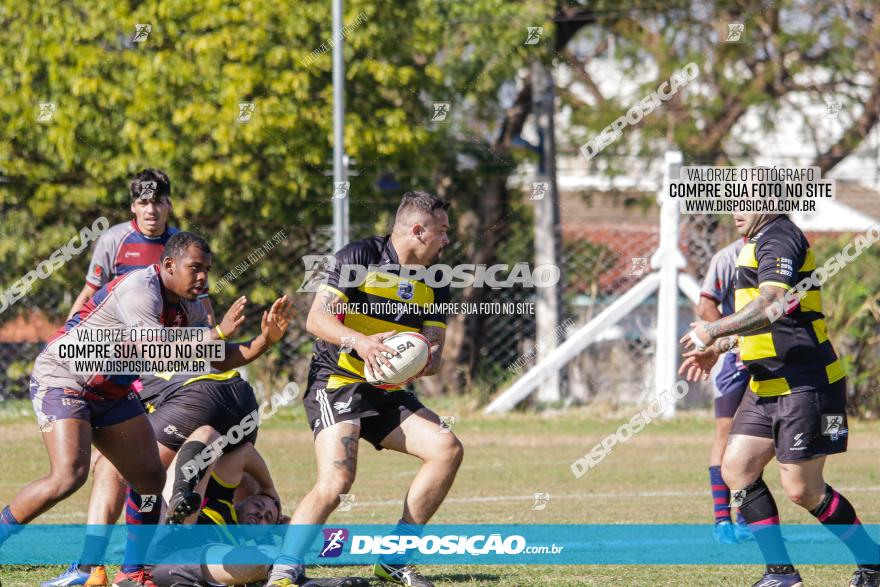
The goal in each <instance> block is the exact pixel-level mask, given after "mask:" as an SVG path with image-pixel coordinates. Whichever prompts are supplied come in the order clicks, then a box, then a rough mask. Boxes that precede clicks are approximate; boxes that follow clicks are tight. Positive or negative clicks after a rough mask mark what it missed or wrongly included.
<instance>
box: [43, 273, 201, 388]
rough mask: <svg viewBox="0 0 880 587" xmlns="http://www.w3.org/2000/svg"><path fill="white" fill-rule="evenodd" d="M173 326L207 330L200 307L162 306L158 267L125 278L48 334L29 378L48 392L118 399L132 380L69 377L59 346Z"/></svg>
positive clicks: (183, 303) (187, 303) (197, 303)
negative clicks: (95, 334)
mask: <svg viewBox="0 0 880 587" xmlns="http://www.w3.org/2000/svg"><path fill="white" fill-rule="evenodd" d="M174 326H177V327H183V326H188V327H207V326H208V314H207V312H206V311H205V308H204V306H203V305H202V303H201V302H200V301H198V300H194V301H189V300H181V301H180V302H179V303H177V304H171V303H168V302H166V301H165V300H164V299H163V298H162V283H161V281H160V278H159V267H158V266H157V265H151V266H149V267H147V268H145V269H139V270H136V271H132V272H129V273H126V274H125V275H121V276H119V277H117V278H116V279H114V280H113V281H111V282H110V283H108V284H107V285H105V286H103V287H102V288H100V289H99V290H98V291H96V292H95V295H94V296H92V298H91V299H90V300H89V301H88V302H86V303H85V305H84V306H83V308H82V310H80V311H79V312H77V313H76V315H74V316H73V317H72V318H71V319H70V320H68V321H67V323H66V324H65V325H64V326H63V327H62V328H61V329H59V330H58V331H57V332H56V333H55V334H54V335H53V337H52V338H51V339H50V340H49V342H48V343H47V344H46V347H45V348H44V349H43V351H42V352H41V353H40V354H39V356H38V357H37V360H36V362H35V363H34V370H33V378H34V379H36V380H37V382H38V383H39V384H41V385H45V386H48V387H61V388H68V389H72V390H74V391H90V392H92V393H95V394H97V395H99V396H101V397H105V398H118V397H123V396H125V395H126V394H127V393H128V392H129V389H130V387H131V384H132V382H133V381H134V380H135V379H137V375H111V376H106V375H102V374H100V373H95V374H92V375H78V374H76V373H72V372H71V370H70V368H69V366H68V361H67V360H66V359H61V358H60V357H59V356H58V346H59V345H60V344H61V343H62V342H71V341H77V340H79V338H78V336H77V333H76V331H77V329H99V328H126V327H138V328H161V327H174Z"/></svg>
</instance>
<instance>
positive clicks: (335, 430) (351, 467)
mask: <svg viewBox="0 0 880 587" xmlns="http://www.w3.org/2000/svg"><path fill="white" fill-rule="evenodd" d="M360 431H361V426H360V420H352V421H348V422H339V423H337V424H334V425H333V426H330V427H329V428H325V429H324V430H322V431H321V432H320V433H318V436H317V437H316V438H315V457H316V460H317V464H318V479H317V481H316V483H315V486H314V487H312V490H311V491H310V492H309V493H308V494H306V496H305V497H304V498H303V500H302V501H301V502H300V503H299V504H298V505H297V507H296V511H295V512H294V513H293V516H292V519H291V524H323V523H324V522H325V521H326V520H327V518H328V517H329V516H330V514H331V513H332V512H333V510H334V509H336V506H337V505H338V504H339V501H340V497H339V496H340V495H341V494H347V493H349V490H350V489H351V486H352V484H353V483H354V477H355V473H356V471H357V455H358V439H359V438H360Z"/></svg>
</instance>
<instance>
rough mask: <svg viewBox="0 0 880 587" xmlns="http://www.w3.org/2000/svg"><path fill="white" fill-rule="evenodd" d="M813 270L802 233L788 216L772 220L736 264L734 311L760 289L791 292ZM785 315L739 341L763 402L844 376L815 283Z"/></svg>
mask: <svg viewBox="0 0 880 587" xmlns="http://www.w3.org/2000/svg"><path fill="white" fill-rule="evenodd" d="M815 269H816V260H815V258H814V256H813V251H812V250H811V249H810V245H809V243H808V242H807V238H806V237H805V236H804V233H803V232H801V230H800V229H799V228H798V227H797V226H796V225H795V224H794V223H793V222H792V221H791V220H790V219H789V218H788V217H787V216H779V217H777V218H775V219H773V220H771V221H770V222H769V223H768V224H767V225H766V226H765V227H764V229H763V230H762V231H761V232H760V233H758V234H757V235H755V236H754V237H752V238H751V239H749V242H748V243H747V244H746V245H745V246H744V247H743V249H742V251H740V254H739V257H738V258H737V261H736V291H735V306H736V311H737V312H738V311H740V310H742V309H743V308H744V307H745V306H746V305H747V304H748V303H749V302H751V301H752V300H754V299H755V298H756V297H758V289H759V288H760V287H761V286H764V285H771V286H778V287H781V288H784V289H786V290H788V289H789V288H792V287H794V286H795V285H796V284H797V283H799V282H800V281H802V280H803V279H804V278H808V277H809V276H810V274H811V273H812V272H813V270H815ZM787 310H788V311H787V313H786V314H784V315H783V316H782V317H781V318H779V319H778V320H776V321H775V322H772V323H771V324H770V325H768V326H765V327H764V328H760V329H758V330H754V331H752V332H749V333H748V334H745V335H741V336H740V337H739V347H740V353H741V356H742V361H743V363H745V365H746V367H747V368H748V370H749V373H750V375H751V376H752V380H751V383H750V386H751V389H752V391H754V392H755V393H756V394H757V395H759V396H761V397H774V396H779V395H786V394H789V393H796V392H800V391H810V390H814V389H818V388H821V387H825V386H827V385H828V384H829V383H834V382H835V381H838V380H839V379H842V378H843V376H844V373H843V367H842V365H841V364H840V361H839V359H838V358H837V354H836V353H835V352H834V347H833V346H832V345H831V341H830V340H829V339H828V332H827V329H826V327H825V319H824V318H825V316H824V314H823V313H822V296H821V293H820V288H819V287H818V286H817V285H816V284H815V283H812V282H811V285H810V288H809V289H808V290H807V291H806V295H805V296H804V297H803V299H801V300H800V303H799V304H798V305H796V306H794V307H793V308H787Z"/></svg>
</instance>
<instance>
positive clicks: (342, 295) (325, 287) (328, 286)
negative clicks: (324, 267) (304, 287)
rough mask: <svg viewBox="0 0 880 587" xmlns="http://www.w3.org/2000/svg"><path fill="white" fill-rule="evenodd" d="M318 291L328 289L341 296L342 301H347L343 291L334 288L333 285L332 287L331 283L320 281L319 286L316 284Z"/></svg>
mask: <svg viewBox="0 0 880 587" xmlns="http://www.w3.org/2000/svg"><path fill="white" fill-rule="evenodd" d="M318 291H330V292H333V293H335V294H336V295H337V296H339V297H340V298H342V301H343V302H346V303H348V296H347V295H345V294H344V293H342V292H341V291H339V290H338V289H336V288H335V287H333V286H332V285H327V284H326V283H322V284H321V285H320V286H318Z"/></svg>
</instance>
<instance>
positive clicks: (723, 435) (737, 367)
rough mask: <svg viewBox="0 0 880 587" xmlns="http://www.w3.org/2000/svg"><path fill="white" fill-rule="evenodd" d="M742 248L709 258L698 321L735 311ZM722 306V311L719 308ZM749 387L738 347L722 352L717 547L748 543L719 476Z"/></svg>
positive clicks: (714, 485)
mask: <svg viewBox="0 0 880 587" xmlns="http://www.w3.org/2000/svg"><path fill="white" fill-rule="evenodd" d="M743 246H745V239H744V238H740V239H737V240H736V241H734V242H732V243H730V244H729V245H727V246H726V247H724V248H723V249H721V250H720V251H718V252H717V253H715V255H713V256H712V260H711V261H710V262H709V270H708V271H707V272H706V277H705V279H704V280H703V287H702V289H701V291H700V302H699V304H697V309H696V312H697V316H698V317H699V318H700V320H705V321H707V322H714V321H715V320H718V319H720V318H722V317H724V316H730V315H731V314H733V312H734V305H735V302H734V296H733V292H734V289H735V283H734V280H735V278H736V257H737V255H739V252H740V251H741V250H742V248H743ZM719 304H721V311H720V312H719V311H718V305H719ZM748 385H749V373H748V371H747V370H746V367H745V365H744V364H743V362H742V361H741V360H740V357H739V348H738V347H735V348H733V349H731V350H730V351H728V352H727V353H725V355H724V359H723V363H722V364H721V369H720V370H719V371H718V374H717V375H716V376H715V389H716V390H717V392H716V393H717V395H716V396H715V440H714V442H713V444H712V451H711V453H710V454H709V484H710V486H711V490H712V503H713V509H714V511H715V540H716V541H717V542H719V543H720V544H738V543H739V542H741V541H746V540H751V539H752V533H751V532H749V529H748V524H747V522H746V521H745V518H743V515H742V512H738V513H737V521H736V524H733V523H732V522H731V519H730V509H731V508H730V488H729V487H727V484H726V483H724V479H723V478H722V476H721V459H722V458H723V457H724V449H725V447H726V446H727V439H728V437H729V436H730V427H731V426H732V425H733V415H734V414H736V409H737V408H738V407H739V404H740V403H741V402H742V398H743V394H744V393H745V391H746V387H748Z"/></svg>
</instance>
